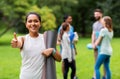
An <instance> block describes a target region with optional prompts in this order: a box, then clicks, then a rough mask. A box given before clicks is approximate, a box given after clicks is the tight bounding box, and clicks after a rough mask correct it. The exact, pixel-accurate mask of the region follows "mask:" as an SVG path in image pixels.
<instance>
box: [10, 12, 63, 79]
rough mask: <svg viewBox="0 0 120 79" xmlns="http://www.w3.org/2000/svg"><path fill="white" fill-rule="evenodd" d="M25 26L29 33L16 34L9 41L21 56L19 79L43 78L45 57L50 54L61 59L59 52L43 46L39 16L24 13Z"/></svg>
mask: <svg viewBox="0 0 120 79" xmlns="http://www.w3.org/2000/svg"><path fill="white" fill-rule="evenodd" d="M25 25H26V28H27V29H28V31H29V33H28V34H27V35H25V36H19V37H17V36H16V33H14V38H13V39H12V41H11V46H12V47H13V48H19V49H20V54H21V57H22V66H21V70H20V79H45V77H46V74H45V67H46V66H45V62H46V61H45V59H46V57H48V56H50V55H52V56H53V57H54V58H55V59H56V60H57V61H61V55H60V53H59V52H58V51H57V50H55V49H54V48H48V49H46V48H45V43H44V35H43V34H40V33H39V29H40V27H41V17H40V16H39V15H38V14H37V13H35V12H30V13H28V14H27V15H26V22H25Z"/></svg>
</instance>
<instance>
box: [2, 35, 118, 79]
mask: <svg viewBox="0 0 120 79" xmlns="http://www.w3.org/2000/svg"><path fill="white" fill-rule="evenodd" d="M12 38H13V35H12V34H6V35H4V36H3V37H1V38H0V79H19V72H20V65H21V57H20V53H19V52H20V51H19V49H14V48H11V46H10V41H11V39H12ZM119 40H120V38H114V39H113V40H112V46H113V56H112V57H111V63H110V68H111V71H112V79H120V62H119V58H120V48H119V45H120V41H119ZM89 42H90V38H80V39H79V42H78V43H77V44H76V48H77V55H76V65H77V72H76V74H77V76H78V78H79V79H91V77H92V75H93V71H94V58H93V50H88V49H87V48H86V45H87V44H88V43H89ZM58 48H59V47H58ZM56 72H57V73H56V74H57V79H63V76H62V70H61V62H56ZM101 73H102V68H101ZM68 76H70V72H69V74H68ZM68 79H70V78H68Z"/></svg>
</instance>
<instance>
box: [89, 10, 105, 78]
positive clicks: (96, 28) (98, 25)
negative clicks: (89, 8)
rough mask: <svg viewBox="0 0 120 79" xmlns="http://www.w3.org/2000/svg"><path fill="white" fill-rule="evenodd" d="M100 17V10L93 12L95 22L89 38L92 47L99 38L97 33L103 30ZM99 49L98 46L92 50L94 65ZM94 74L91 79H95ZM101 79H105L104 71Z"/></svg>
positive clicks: (101, 13)
mask: <svg viewBox="0 0 120 79" xmlns="http://www.w3.org/2000/svg"><path fill="white" fill-rule="evenodd" d="M102 16H103V12H102V10H101V9H95V10H94V17H95V20H96V21H95V22H94V24H93V26H92V29H93V30H92V35H91V38H92V46H93V45H94V43H95V41H96V40H97V38H98V36H99V33H100V30H101V29H102V28H103V25H102V23H101V19H102ZM99 49H100V46H98V47H97V48H94V58H95V63H96V59H97V57H98V53H99ZM95 75H96V74H95V72H94V75H93V77H92V79H96V78H95ZM103 79H105V70H104V73H103Z"/></svg>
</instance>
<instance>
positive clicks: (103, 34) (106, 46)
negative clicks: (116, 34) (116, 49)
mask: <svg viewBox="0 0 120 79" xmlns="http://www.w3.org/2000/svg"><path fill="white" fill-rule="evenodd" d="M102 24H103V27H104V28H103V29H102V30H101V31H100V35H99V38H98V39H97V41H96V42H95V45H94V48H95V47H96V46H97V45H99V44H100V46H101V49H100V53H99V55H98V58H97V61H96V64H95V72H96V79H100V71H99V69H100V66H101V65H102V64H104V67H105V70H106V78H105V79H111V72H110V68H109V64H110V57H111V55H112V47H111V40H112V37H113V29H112V19H111V18H110V17H109V16H105V17H103V18H102Z"/></svg>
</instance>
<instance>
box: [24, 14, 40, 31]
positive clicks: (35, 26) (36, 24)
mask: <svg viewBox="0 0 120 79" xmlns="http://www.w3.org/2000/svg"><path fill="white" fill-rule="evenodd" d="M40 25H41V24H40V20H39V19H38V17H37V16H36V15H35V14H30V15H29V16H28V17H27V21H26V28H27V29H28V30H29V32H31V33H37V32H38V31H39V28H40Z"/></svg>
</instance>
